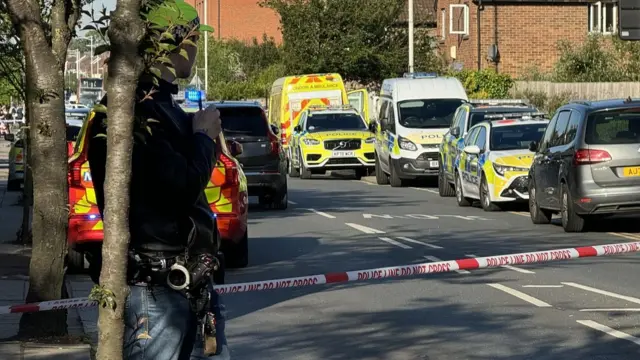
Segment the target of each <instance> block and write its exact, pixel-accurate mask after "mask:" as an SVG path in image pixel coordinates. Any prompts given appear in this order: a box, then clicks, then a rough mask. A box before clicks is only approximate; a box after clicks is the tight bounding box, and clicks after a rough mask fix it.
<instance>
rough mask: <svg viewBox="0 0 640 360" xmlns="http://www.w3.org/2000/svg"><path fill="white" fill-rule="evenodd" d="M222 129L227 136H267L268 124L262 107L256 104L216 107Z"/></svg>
mask: <svg viewBox="0 0 640 360" xmlns="http://www.w3.org/2000/svg"><path fill="white" fill-rule="evenodd" d="M218 110H220V119H221V121H222V131H223V132H224V134H225V135H227V136H231V137H233V136H257V137H263V136H267V133H268V131H269V130H268V125H267V119H266V118H265V117H264V113H263V112H262V109H261V108H259V107H256V106H237V107H218Z"/></svg>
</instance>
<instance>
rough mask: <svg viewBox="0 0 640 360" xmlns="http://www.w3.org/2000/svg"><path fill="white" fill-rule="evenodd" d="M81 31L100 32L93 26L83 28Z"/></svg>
mask: <svg viewBox="0 0 640 360" xmlns="http://www.w3.org/2000/svg"><path fill="white" fill-rule="evenodd" d="M80 30H82V31H85V30H98V29H97V28H96V27H95V26H93V25H86V26H85V27H83V28H82V29H80Z"/></svg>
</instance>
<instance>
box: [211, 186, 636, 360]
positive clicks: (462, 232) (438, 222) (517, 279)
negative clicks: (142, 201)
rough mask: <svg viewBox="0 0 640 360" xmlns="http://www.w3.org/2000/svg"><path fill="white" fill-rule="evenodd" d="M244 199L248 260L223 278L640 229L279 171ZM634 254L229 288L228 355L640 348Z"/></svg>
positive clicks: (628, 354) (428, 191)
mask: <svg viewBox="0 0 640 360" xmlns="http://www.w3.org/2000/svg"><path fill="white" fill-rule="evenodd" d="M289 200H290V205H289V208H288V209H287V210H286V211H282V212H281V211H261V210H259V209H257V208H254V207H252V208H251V211H250V225H249V237H250V242H249V246H250V266H249V267H248V268H245V269H240V270H231V271H229V272H228V275H227V283H236V282H247V281H257V280H266V279H275V278H285V277H294V276H303V275H314V274H322V273H327V272H335V271H347V270H358V269H370V268H374V267H383V266H392V265H404V264H412V263H420V262H429V261H438V260H453V259H461V258H465V257H471V256H485V255H500V254H509V253H519V252H525V251H535V250H548V249H557V248H566V247H574V246H581V245H596V244H606V243H616V242H626V241H634V240H640V235H639V234H637V232H638V231H639V228H640V226H634V225H633V224H629V223H630V222H629V221H609V222H607V223H604V224H601V225H600V226H599V227H600V228H601V229H600V230H599V231H597V232H590V233H584V234H566V233H565V232H564V231H563V230H562V228H561V227H560V226H559V224H558V223H557V221H556V223H555V224H552V225H533V224H532V223H531V220H530V218H529V215H528V212H524V211H526V206H525V207H524V208H522V207H521V208H517V207H516V208H514V209H512V211H505V212H484V211H482V209H480V208H478V207H472V208H460V207H458V206H457V205H456V202H455V200H454V198H441V197H439V196H438V194H437V189H436V188H434V187H407V188H391V187H389V186H378V185H375V184H372V183H370V182H368V181H356V180H348V179H344V178H341V179H332V178H317V179H315V178H314V179H312V180H300V179H290V180H289ZM639 260H640V258H639V256H638V255H635V254H633V255H620V256H614V257H599V258H587V259H576V260H569V261H565V262H554V263H545V264H531V265H523V266H518V267H506V268H499V269H486V270H476V271H472V272H467V271H460V272H458V273H447V274H432V275H427V276H423V277H421V278H410V279H390V280H383V281H368V282H355V283H347V284H338V285H323V286H315V287H306V288H297V289H279V290H271V291H261V292H251V293H243V294H228V295H225V297H224V301H225V303H226V307H227V316H228V330H227V331H228V334H227V335H228V337H229V343H230V346H231V349H232V354H233V359H236V360H245V359H247V360H248V359H260V360H266V359H274V360H281V359H309V360H312V359H313V360H316V359H317V360H327V359H354V360H355V359H393V360H403V359H407V360H414V359H415V360H427V359H429V360H448V359H472V360H496V359H535V360H543V359H544V360H546V359H558V360H560V359H562V360H566V359H580V360H587V359H598V360H604V359H634V360H637V359H640V328H639V327H638V320H639V319H640V316H639V314H640V286H638V285H637V284H638V283H637V281H636V279H637V272H638V270H639V267H638V264H639Z"/></svg>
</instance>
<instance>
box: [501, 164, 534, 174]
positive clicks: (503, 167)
mask: <svg viewBox="0 0 640 360" xmlns="http://www.w3.org/2000/svg"><path fill="white" fill-rule="evenodd" d="M493 170H495V171H496V173H497V174H498V175H500V176H504V174H505V173H506V172H508V171H510V172H526V171H529V168H523V167H516V166H507V165H499V164H495V163H494V164H493Z"/></svg>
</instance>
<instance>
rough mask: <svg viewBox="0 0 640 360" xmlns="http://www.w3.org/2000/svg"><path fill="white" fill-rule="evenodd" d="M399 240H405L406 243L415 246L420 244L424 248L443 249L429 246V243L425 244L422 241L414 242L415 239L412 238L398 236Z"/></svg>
mask: <svg viewBox="0 0 640 360" xmlns="http://www.w3.org/2000/svg"><path fill="white" fill-rule="evenodd" d="M398 239H400V240H404V241H408V242H410V243H414V244H418V245H422V246H426V247H430V248H432V249H442V246H438V245H433V244H429V243H424V242H422V241H418V240H413V239H411V238H408V237H404V236H398Z"/></svg>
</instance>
